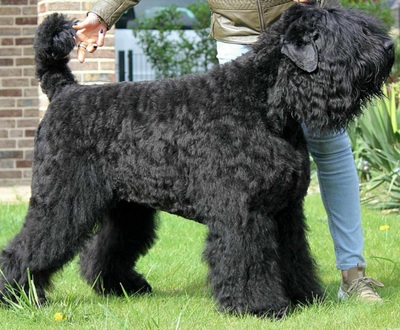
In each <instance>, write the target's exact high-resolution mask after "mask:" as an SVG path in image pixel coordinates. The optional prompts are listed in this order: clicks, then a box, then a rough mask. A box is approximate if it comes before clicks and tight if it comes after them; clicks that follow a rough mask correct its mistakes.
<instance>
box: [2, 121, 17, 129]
mask: <svg viewBox="0 0 400 330" xmlns="http://www.w3.org/2000/svg"><path fill="white" fill-rule="evenodd" d="M0 127H1V128H15V120H14V119H2V120H0Z"/></svg>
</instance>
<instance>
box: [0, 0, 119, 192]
mask: <svg viewBox="0 0 400 330" xmlns="http://www.w3.org/2000/svg"><path fill="white" fill-rule="evenodd" d="M93 2H94V1H74V0H68V1H60V0H57V1H54V0H53V1H48V0H46V1H37V0H0V4H1V6H0V45H1V47H0V185H18V184H28V183H29V182H30V179H31V165H32V155H33V140H34V135H35V131H36V128H37V125H38V123H39V121H40V118H41V117H42V116H43V113H44V112H45V110H46V107H47V104H48V103H47V98H46V96H45V95H43V94H42V93H41V91H40V88H39V87H38V83H37V81H36V79H35V77H34V66H33V48H32V44H33V36H34V31H35V29H36V26H37V24H38V22H39V23H40V22H41V21H42V20H43V18H44V17H45V16H46V15H48V14H50V13H52V12H54V11H57V12H63V13H66V14H67V15H68V16H70V17H73V18H78V19H83V18H84V17H85V14H86V12H87V11H88V10H89V9H90V8H91V5H92V4H93ZM112 32H113V31H112V30H111V31H109V32H108V33H107V36H106V46H104V47H102V48H100V49H99V50H97V51H96V52H95V53H94V54H88V56H87V60H86V62H85V63H84V64H80V63H79V62H78V60H77V59H76V54H75V50H74V52H73V53H72V54H71V58H72V59H71V62H70V67H71V69H72V70H73V72H74V74H75V75H76V77H77V79H78V81H80V82H81V83H83V84H90V83H106V82H112V81H114V80H115V61H114V48H113V46H114V38H113V33H112Z"/></svg>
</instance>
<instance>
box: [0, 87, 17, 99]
mask: <svg viewBox="0 0 400 330" xmlns="http://www.w3.org/2000/svg"><path fill="white" fill-rule="evenodd" d="M17 96H22V91H21V90H20V89H0V97H17Z"/></svg>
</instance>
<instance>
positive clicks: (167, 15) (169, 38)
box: [133, 1, 217, 78]
mask: <svg viewBox="0 0 400 330" xmlns="http://www.w3.org/2000/svg"><path fill="white" fill-rule="evenodd" d="M188 9H189V10H190V11H191V12H193V13H194V15H195V17H196V21H197V23H196V25H195V26H194V30H193V31H194V32H195V35H196V36H197V37H195V38H190V37H188V36H187V33H185V30H183V23H182V21H181V17H182V11H180V10H179V8H178V7H176V6H168V7H165V9H162V10H160V11H158V13H157V14H156V15H155V16H154V17H151V18H144V19H138V24H137V27H136V28H135V29H134V30H133V33H134V35H135V37H137V38H138V39H139V45H140V46H141V48H142V50H143V52H144V53H145V54H146V56H147V57H148V58H149V59H150V62H151V64H152V65H153V68H154V69H155V71H156V77H157V78H161V77H176V76H181V75H184V74H188V73H196V72H205V71H207V70H209V69H210V68H211V67H212V66H213V65H214V64H216V61H217V60H216V48H215V43H214V41H213V39H212V38H211V37H210V36H209V35H208V27H209V17H210V11H209V8H208V6H207V3H206V2H205V1H201V2H198V3H194V4H192V5H191V6H188ZM173 35H174V36H173Z"/></svg>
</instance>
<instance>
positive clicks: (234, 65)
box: [0, 5, 394, 315]
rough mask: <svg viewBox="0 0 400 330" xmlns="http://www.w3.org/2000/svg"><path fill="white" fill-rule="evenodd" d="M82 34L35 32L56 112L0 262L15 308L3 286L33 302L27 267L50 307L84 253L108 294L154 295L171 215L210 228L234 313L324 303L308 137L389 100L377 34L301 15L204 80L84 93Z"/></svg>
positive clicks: (212, 260)
mask: <svg viewBox="0 0 400 330" xmlns="http://www.w3.org/2000/svg"><path fill="white" fill-rule="evenodd" d="M71 25H72V22H71V21H68V20H67V19H66V18H65V17H64V16H63V15H59V14H54V15H51V16H50V17H48V18H47V19H46V20H45V21H44V22H43V24H42V25H41V26H39V28H38V31H37V34H36V39H35V45H34V46H35V51H36V65H37V76H38V78H39V80H40V83H41V86H42V89H43V91H44V92H45V93H46V94H47V95H48V97H49V99H50V101H51V103H50V106H49V108H48V110H47V112H46V114H45V117H44V118H43V121H42V122H41V123H40V126H39V129H38V131H37V136H36V141H35V153H34V165H33V180H32V197H31V200H30V204H29V210H28V214H27V216H26V220H25V224H24V226H23V228H22V230H21V232H20V233H19V234H18V235H17V236H16V237H15V238H14V239H13V240H12V241H11V243H10V244H9V245H8V246H7V247H6V248H5V249H4V251H3V252H2V255H1V261H0V263H1V264H0V265H1V270H2V271H3V273H4V276H5V279H2V280H1V282H0V290H1V291H2V292H3V294H7V292H6V289H5V283H6V282H7V281H8V282H9V285H10V286H16V283H17V284H18V285H20V286H22V287H25V288H26V287H27V272H26V270H27V269H29V270H30V273H31V274H32V276H33V278H34V281H35V285H36V289H37V290H38V294H39V297H40V298H41V299H44V297H45V295H44V290H45V289H46V288H47V287H48V286H49V284H50V277H51V275H52V274H53V273H54V272H55V271H57V270H59V269H60V268H61V267H62V266H63V265H64V264H65V263H67V262H68V261H69V260H71V259H72V258H73V257H74V256H75V255H76V254H77V253H79V252H81V260H80V265H81V268H82V274H83V276H84V277H85V278H86V279H87V280H88V282H89V283H90V284H93V283H95V284H94V288H95V290H97V291H98V292H105V293H116V294H122V292H123V290H122V287H123V288H124V290H126V291H127V292H129V293H144V292H150V291H151V287H150V285H149V284H148V283H147V282H146V280H145V279H144V278H143V277H142V276H141V275H140V274H138V273H137V272H136V271H135V270H134V266H135V263H136V261H137V259H138V258H139V257H140V256H141V255H144V254H146V252H147V251H148V249H149V248H150V247H151V245H152V244H153V242H154V240H155V237H156V234H155V230H156V221H155V213H156V210H163V211H167V212H171V213H175V214H179V215H181V216H183V217H185V218H188V219H193V220H195V221H198V222H200V223H203V224H205V225H207V227H208V229H209V234H208V238H207V247H206V250H205V253H204V258H205V260H206V261H207V263H208V264H209V267H210V272H209V277H210V283H211V288H212V291H213V294H214V297H215V299H216V300H217V302H218V303H219V305H220V307H221V309H222V310H226V311H230V312H233V313H245V312H248V313H252V314H256V315H264V314H270V315H271V314H273V313H281V312H282V311H284V310H285V309H286V308H287V307H288V306H289V305H290V304H291V303H294V304H297V303H307V302H312V301H313V299H314V297H315V296H320V295H321V294H322V292H321V288H320V284H319V281H318V279H317V275H316V269H315V265H314V261H313V259H312V258H311V256H310V251H309V247H308V244H307V240H306V224H305V218H304V214H303V199H304V196H305V195H306V192H307V187H308V184H309V157H308V152H307V147H306V142H305V139H304V136H303V133H302V129H301V126H300V125H301V123H302V122H304V123H305V124H306V125H307V126H308V127H309V128H310V129H311V130H315V129H318V130H321V131H326V130H338V129H343V128H344V127H345V126H346V125H347V124H348V123H349V122H350V121H351V120H353V119H354V118H355V116H357V115H358V114H360V112H361V108H362V105H363V104H364V103H365V102H366V101H367V100H369V99H371V98H372V97H374V96H380V95H381V88H382V83H383V82H384V81H385V78H386V77H387V76H388V74H389V71H390V69H391V66H392V63H393V57H394V55H393V53H394V52H393V42H392V41H391V39H390V38H389V37H388V36H387V34H386V33H385V31H384V29H382V27H381V26H380V24H379V23H378V22H377V21H376V20H375V19H374V18H372V17H370V16H367V15H365V14H362V13H359V12H355V11H350V10H345V9H329V10H328V9H316V8H313V7H311V6H305V5H294V6H293V7H292V8H291V9H289V10H288V11H287V12H286V13H285V14H284V15H283V16H282V17H281V18H280V19H279V20H278V21H277V22H276V23H275V24H274V25H273V26H271V27H270V28H269V29H268V30H267V31H266V33H263V34H262V35H261V36H260V38H259V41H258V42H257V43H256V44H255V45H254V46H253V47H252V49H251V51H250V52H249V53H247V54H245V55H244V56H242V57H240V58H238V59H237V60H235V61H233V62H231V63H229V64H225V65H223V66H220V67H217V68H215V69H214V70H213V71H211V72H209V73H207V74H202V75H189V76H185V77H182V78H177V79H164V80H157V81H148V82H138V83H125V82H124V83H115V84H107V85H98V86H93V85H91V86H83V85H79V84H77V82H76V80H75V78H74V76H73V75H72V73H71V71H70V69H69V68H68V66H67V63H68V60H69V58H68V54H69V53H70V51H71V50H72V48H73V47H74V40H73V35H74V30H73V29H72V28H71ZM94 229H96V231H95V232H94V233H93V231H94ZM177 239H179V238H177ZM182 253H184V251H182ZM97 278H99V280H98V281H97V282H96V279H97Z"/></svg>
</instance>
